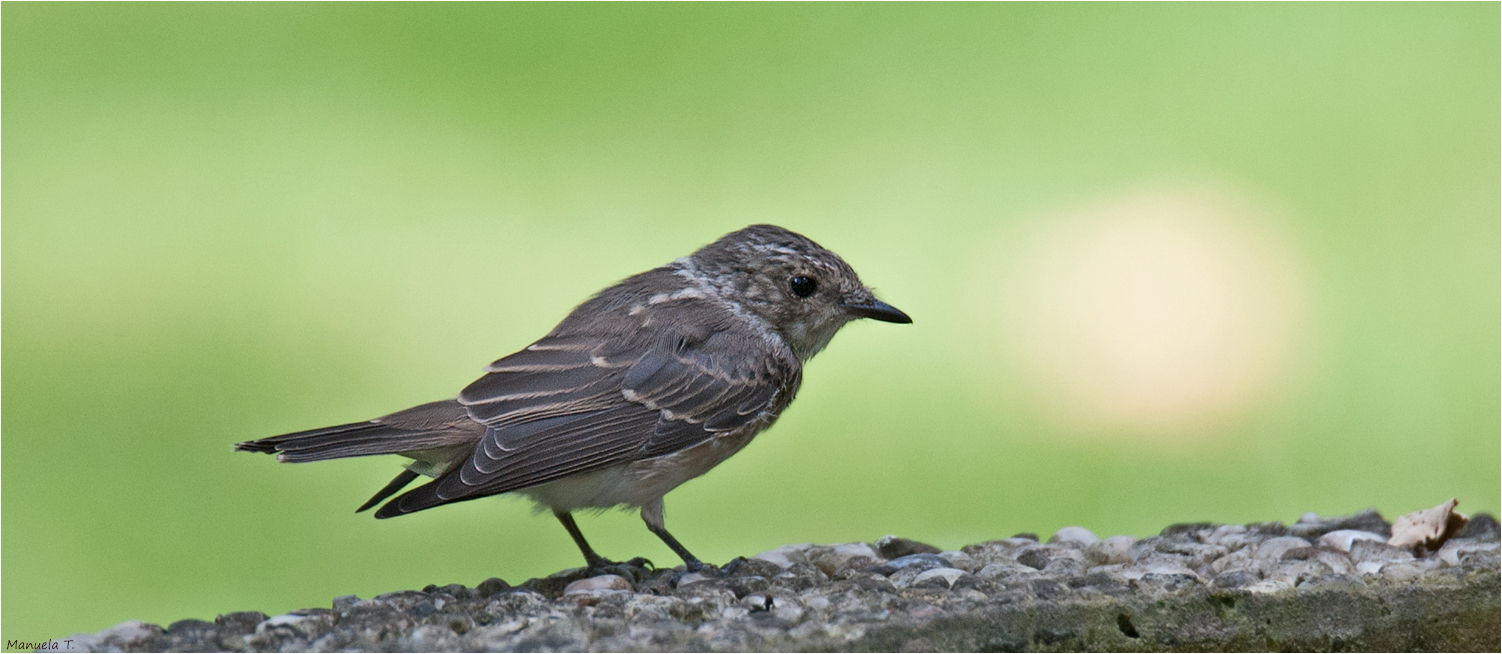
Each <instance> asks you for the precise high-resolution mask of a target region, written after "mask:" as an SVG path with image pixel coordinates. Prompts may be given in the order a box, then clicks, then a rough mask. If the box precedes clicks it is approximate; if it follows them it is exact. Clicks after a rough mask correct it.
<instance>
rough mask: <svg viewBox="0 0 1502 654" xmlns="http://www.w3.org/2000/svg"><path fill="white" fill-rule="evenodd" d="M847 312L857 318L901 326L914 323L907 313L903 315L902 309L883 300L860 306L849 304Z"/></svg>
mask: <svg viewBox="0 0 1502 654" xmlns="http://www.w3.org/2000/svg"><path fill="white" fill-rule="evenodd" d="M845 310H846V311H849V312H850V315H853V316H856V317H860V318H870V319H872V320H880V321H882V322H891V323H897V324H899V325H907V324H911V323H912V322H913V319H912V318H911V317H909V316H908V315H907V314H906V313H903V312H902V310H901V309H898V308H897V307H894V306H892V305H890V304H887V303H886V302H882V301H881V300H872V301H870V302H862V303H860V304H847V305H845Z"/></svg>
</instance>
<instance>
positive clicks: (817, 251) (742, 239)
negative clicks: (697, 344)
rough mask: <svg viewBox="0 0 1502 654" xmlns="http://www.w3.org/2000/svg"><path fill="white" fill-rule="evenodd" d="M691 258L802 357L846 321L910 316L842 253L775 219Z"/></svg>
mask: <svg viewBox="0 0 1502 654" xmlns="http://www.w3.org/2000/svg"><path fill="white" fill-rule="evenodd" d="M690 260H691V261H692V262H693V264H694V267H695V269H696V270H698V271H699V273H700V274H702V275H703V276H704V281H705V282H707V283H708V284H709V285H710V287H711V288H713V289H714V290H715V292H716V293H718V294H720V295H721V297H725V298H727V299H731V300H733V301H734V302H736V303H737V304H739V305H740V306H741V307H742V308H743V309H744V310H746V311H747V312H750V313H751V314H753V315H755V316H756V317H759V318H761V319H763V320H765V321H766V322H767V324H769V325H770V326H771V327H772V329H773V330H775V331H776V332H777V333H778V334H780V335H781V336H782V338H783V340H784V341H786V342H787V343H788V345H789V346H790V347H792V349H793V353H794V354H796V355H797V356H798V358H799V359H800V360H803V361H807V360H808V359H810V358H812V357H813V356H814V355H815V354H818V352H819V350H822V349H824V346H825V345H828V344H829V340H830V339H831V338H834V334H835V332H837V331H839V330H840V327H843V326H844V325H845V323H848V322H850V321H851V320H855V319H857V318H873V319H876V320H881V321H885V322H895V323H910V322H912V321H913V320H912V318H909V317H908V316H907V314H905V313H903V312H901V311H899V310H898V309H897V308H896V307H893V306H892V305H890V304H887V303H885V302H882V301H881V300H878V299H876V295H875V294H873V293H872V292H871V289H869V288H867V287H866V286H865V285H864V284H862V283H861V280H860V276H858V275H856V274H855V270H853V269H852V268H851V267H850V264H848V263H845V260H844V259H841V258H840V255H838V254H835V253H833V252H830V251H829V250H826V249H824V248H823V247H820V246H819V244H818V243H815V242H813V241H811V240H809V239H808V238H806V237H804V236H802V235H800V234H797V233H794V232H791V231H788V230H786V229H783V228H781V227H777V226H775V225H752V226H750V227H747V228H745V229H742V230H739V231H735V232H731V233H729V234H726V235H724V236H722V237H720V239H719V240H717V241H715V242H713V243H710V244H709V245H706V246H704V247H703V248H701V249H700V250H699V251H698V252H695V253H694V254H693V256H691V257H690Z"/></svg>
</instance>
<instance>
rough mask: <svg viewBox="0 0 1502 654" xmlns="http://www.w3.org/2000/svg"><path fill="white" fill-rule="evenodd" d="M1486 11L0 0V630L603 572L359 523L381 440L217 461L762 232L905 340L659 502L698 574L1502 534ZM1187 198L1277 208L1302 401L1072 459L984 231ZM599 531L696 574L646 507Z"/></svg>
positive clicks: (834, 373)
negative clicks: (1061, 535)
mask: <svg viewBox="0 0 1502 654" xmlns="http://www.w3.org/2000/svg"><path fill="white" fill-rule="evenodd" d="M1498 18H1499V16H1498V5H1497V4H1495V3H1478V4H1381V5H1353V4H1333V5H1285V4H1279V5H1245V4H1236V5H1221V4H1216V5H1178V4H1171V5H1170V4H1154V5H1127V6H1122V5H1102V4H1080V5H1062V6H1053V5H1046V6H1039V5H1026V4H1021V5H1019V4H1005V5H962V6H952V5H949V6H946V5H937V6H936V5H916V6H915V5H907V6H892V5H880V6H877V5H859V6H846V5H817V6H803V5H757V6H742V5H713V6H707V5H677V4H674V5H624V6H622V5H609V6H598V5H510V4H506V5H488V4H485V5H459V6H454V5H447V6H441V5H440V6H435V5H421V6H417V5H397V4H387V5H378V6H376V5H348V4H336V5H281V4H277V5H260V4H214V5H180V4H172V5H135V6H132V5H124V6H122V5H88V4H67V5H49V4H16V3H6V4H5V5H4V8H3V79H4V96H3V128H4V152H3V166H4V178H3V219H4V239H3V248H4V249H3V280H4V292H3V334H4V342H3V348H4V349H3V356H4V369H3V372H4V377H3V382H4V383H3V392H4V395H3V408H4V413H3V429H4V441H3V454H4V458H3V484H4V486H3V500H4V504H3V554H4V557H3V611H4V614H3V625H4V633H3V634H0V637H3V638H6V639H27V640H36V639H41V638H47V637H61V636H64V635H66V634H69V633H72V632H77V631H97V630H99V629H102V628H105V627H108V626H110V625H112V624H115V623H118V622H121V621H123V620H127V619H142V620H146V621H151V622H157V623H161V624H164V625H165V624H167V623H169V622H171V621H174V620H177V619H180V618H188V617H195V618H202V619H213V617H214V616H215V615H216V614H218V613H223V612H228V611H235V610H261V611H265V612H267V613H270V614H276V613H279V612H284V611H287V610H290V609H294V608H299V607H308V606H326V605H328V602H329V600H330V598H332V597H334V596H337V595H344V594H350V593H354V594H358V595H360V596H362V597H369V596H371V595H374V594H378V593H382V592H387V591H392V590H399V589H405V588H414V587H417V588H420V587H422V586H423V585H426V584H429V583H439V584H444V583H453V582H458V583H464V584H467V585H474V584H476V583H478V582H480V581H481V580H483V579H485V578H487V577H490V576H500V577H503V578H505V579H507V580H509V581H512V582H513V583H515V582H520V581H522V580H524V579H526V578H528V577H529V576H537V575H543V574H546V573H550V572H553V571H556V570H558V569H561V568H564V567H571V566H575V565H578V563H579V561H578V558H579V557H578V553H577V551H575V549H574V548H573V546H572V544H571V543H570V542H569V541H568V538H567V535H566V534H565V533H564V531H563V530H562V529H561V528H559V526H558V525H557V524H556V522H555V521H553V520H552V519H551V518H548V517H543V516H538V517H533V516H531V515H529V508H528V507H527V505H526V504H525V503H524V502H521V501H518V500H513V499H506V498H501V499H486V500H481V501H476V502H468V503H463V504H460V505H456V506H453V507H447V508H444V509H441V510H437V511H429V512H423V513H420V514H417V515H413V516H409V517H405V518H402V519H398V520H390V521H376V520H373V519H371V518H370V517H369V515H365V514H362V515H355V514H354V513H353V512H352V511H353V509H354V507H355V506H357V505H358V504H359V503H360V502H362V501H364V500H365V499H366V498H367V497H368V496H369V494H370V493H372V492H374V491H375V490H376V489H377V488H379V487H380V486H381V485H382V484H384V483H385V482H386V481H387V479H388V478H389V477H390V476H391V475H392V474H394V473H395V472H396V470H397V468H396V461H395V460H394V459H378V460H350V461H339V462H331V463H320V464H314V465H305V466H291V465H278V464H276V463H274V462H273V461H272V460H271V459H269V458H267V457H264V456H252V455H249V454H234V453H231V451H230V444H231V443H233V442H235V441H239V440H245V439H251V438H257V437H262V436H267V435H272V434H277V433H281V432H286V431H292V430H297V429H305V428H311V427H316V426H322V425H327V424H335V423H341V422H348V421H354V420H363V419H367V418H371V417H374V416H377V415H381V414H384V413H387V412H390V411H393V410H397V409H401V408H405V407H407V406H411V405H414V404H418V403H421V402H425V401H429V400H434V399H440V398H444V397H451V396H453V395H454V394H455V393H456V392H457V391H458V390H459V389H460V388H462V387H463V386H464V385H465V384H467V383H468V382H469V381H471V380H472V379H473V378H475V377H476V376H477V375H478V373H479V370H480V368H481V366H483V365H484V364H486V363H488V362H489V361H490V360H492V359H494V358H497V357H499V356H502V355H504V354H507V353H509V352H511V351H513V350H515V349H518V348H520V347H522V346H524V345H526V344H527V343H529V342H531V340H533V339H535V338H536V337H538V336H540V335H541V334H543V333H545V332H546V331H547V330H548V329H549V328H551V326H552V325H553V324H554V323H556V322H557V320H559V319H560V318H561V317H562V316H563V315H564V314H565V313H566V312H567V311H568V310H569V309H570V308H571V307H572V306H574V305H575V304H577V303H578V302H579V301H581V300H583V299H584V298H585V297H587V296H588V295H589V294H590V293H592V292H594V291H596V290H598V289H599V288H601V287H603V286H605V285H606V284H608V283H610V282H612V281H614V280H617V279H620V278H622V277H625V276H627V275H629V274H632V273H635V272H638V271H640V270H644V269H646V268H650V267H652V266H656V265H660V264H662V263H665V262H667V261H669V260H671V259H673V258H676V257H679V256H682V255H685V254H687V253H689V252H691V251H693V249H695V248H697V247H698V246H700V245H703V244H704V243H707V242H709V241H710V240H713V239H714V238H716V237H718V236H719V235H720V234H723V233H725V232H728V231H731V230H733V229H737V228H739V227H742V226H744V225H746V224H749V223H754V222H775V223H778V224H782V225H785V226H787V227H790V228H793V229H795V230H798V231H800V232H803V233H805V234H807V235H809V236H811V237H812V238H814V239H816V240H818V241H820V242H821V243H823V244H824V245H826V246H828V247H830V248H831V249H834V250H836V251H838V252H839V253H841V254H842V255H843V256H845V258H846V259H847V260H849V261H850V262H851V263H852V265H854V266H855V268H856V269H857V270H859V271H860V272H861V274H862V276H863V277H864V279H865V280H866V281H867V282H868V283H870V284H873V285H874V286H876V287H877V288H878V290H879V292H880V293H881V294H882V296H883V297H884V298H885V299H887V300H889V301H890V302H892V303H893V304H894V305H896V306H898V307H901V308H902V309H904V310H905V311H907V312H908V313H910V314H911V315H913V316H914V318H915V320H916V322H915V323H914V324H913V325H911V326H893V325H885V324H877V323H872V324H857V325H854V326H852V327H850V328H848V329H847V330H846V331H845V332H844V333H842V334H841V335H840V336H839V337H838V338H836V339H835V342H834V344H833V345H832V346H831V347H830V348H829V350H828V351H827V352H826V353H825V354H822V355H820V357H819V359H817V360H816V361H814V362H813V363H812V364H811V365H810V367H809V369H808V370H807V372H806V375H805V383H804V387H803V391H802V393H801V394H800V397H799V399H798V401H797V403H795V404H794V405H793V407H792V409H791V410H790V411H788V412H787V414H786V416H785V417H784V418H783V420H782V421H781V422H780V423H779V424H778V425H777V426H776V427H775V428H774V429H772V430H771V431H770V432H768V433H767V434H765V435H763V436H762V437H760V438H759V439H758V440H757V442H756V443H755V444H754V445H753V446H751V447H749V448H748V449H747V450H746V451H745V452H743V453H742V454H740V455H738V456H737V457H736V458H734V459H732V460H731V461H730V462H728V463H727V464H725V465H723V466H721V467H720V468H718V469H716V470H715V471H714V472H712V473H711V474H709V475H707V476H705V477H703V478H701V479H699V480H696V481H693V482H690V483H689V484H687V485H686V486H684V487H683V488H682V489H680V490H678V491H675V492H674V493H672V494H670V495H669V496H668V499H667V505H668V524H669V526H670V528H671V529H673V530H674V533H675V534H676V535H677V536H678V537H679V539H680V540H682V541H684V543H685V544H687V545H688V546H689V547H690V549H692V550H693V551H694V552H695V553H696V554H698V555H699V556H700V557H702V558H704V559H706V560H708V561H712V562H723V561H725V560H728V559H730V558H732V557H734V556H737V555H750V554H753V553H755V552H758V551H762V550H765V549H769V548H772V547H775V546H778V545H782V544H785V543H790V542H806V541H813V542H848V541H855V540H870V539H874V538H877V537H879V536H882V535H884V534H887V533H894V532H895V533H898V534H901V535H905V536H908V537H912V538H918V539H921V540H925V541H929V542H933V543H935V544H938V545H941V546H944V547H956V546H960V545H963V544H966V543H970V542H976V541H979V540H984V539H988V538H996V537H1004V536H1007V535H1010V534H1013V533H1015V532H1019V531H1034V532H1038V533H1041V534H1044V535H1045V536H1046V535H1047V534H1049V533H1052V531H1053V530H1055V529H1057V528H1059V527H1062V526H1066V525H1073V524H1077V525H1083V526H1086V527H1089V528H1091V529H1093V530H1094V531H1096V532H1097V533H1100V534H1102V535H1108V534H1114V533H1132V534H1137V535H1146V534H1151V533H1156V532H1157V531H1158V530H1159V529H1160V528H1162V527H1163V526H1164V525H1166V524H1167V523H1169V522H1174V521H1182V520H1214V521H1223V522H1237V521H1260V520H1284V521H1289V522H1291V521H1293V520H1295V519H1297V517H1298V516H1299V514H1301V513H1302V512H1304V511H1311V510H1312V511H1318V512H1321V513H1345V512H1352V511H1356V510H1360V509H1362V508H1365V507H1367V506H1376V507H1377V508H1378V509H1380V510H1381V511H1383V512H1384V514H1386V515H1387V516H1388V517H1389V518H1392V517H1395V516H1396V515H1398V514H1400V513H1403V512H1406V511H1411V510H1414V509H1418V508H1423V507H1427V506H1432V505H1434V504H1438V503H1439V502H1441V501H1443V500H1445V499H1447V498H1449V497H1451V496H1456V497H1459V498H1460V500H1461V502H1462V506H1461V508H1462V510H1470V511H1489V512H1494V513H1495V512H1496V511H1497V509H1498V504H1499V463H1498V461H1499V393H1502V389H1499V381H1498V380H1499V345H1498V344H1499V318H1498V316H1499V295H1502V289H1499V281H1498V279H1499V255H1498V243H1499V238H1502V236H1499V219H1498V215H1499V191H1498V189H1499V183H1502V173H1499V146H1498V143H1499V131H1498V117H1499V107H1498V97H1499V83H1498V79H1499V70H1498V51H1499V44H1498V28H1497V25H1498ZM1198 179H1210V180H1219V181H1217V183H1227V184H1231V185H1233V186H1236V187H1237V188H1246V189H1253V191H1249V193H1252V194H1254V195H1256V196H1257V197H1261V198H1266V199H1267V201H1268V202H1269V203H1271V204H1275V205H1277V206H1278V207H1280V209H1279V210H1280V212H1281V214H1280V215H1282V216H1283V217H1284V218H1283V223H1281V224H1283V225H1284V227H1282V228H1280V229H1282V230H1283V231H1282V232H1281V233H1284V234H1285V235H1286V238H1287V240H1288V241H1289V243H1290V244H1291V248H1292V251H1294V252H1296V253H1297V255H1298V257H1300V261H1301V264H1300V265H1301V266H1303V268H1302V269H1303V270H1304V271H1305V272H1304V273H1303V274H1304V275H1305V277H1304V279H1305V280H1306V282H1307V284H1308V286H1309V288H1310V289H1311V291H1310V293H1311V295H1310V297H1311V298H1312V299H1311V300H1310V305H1311V307H1312V309H1311V310H1310V312H1309V316H1311V317H1310V318H1308V319H1307V320H1306V321H1305V322H1304V323H1301V324H1302V325H1303V327H1302V328H1301V329H1302V331H1303V332H1305V334H1304V336H1305V337H1306V338H1304V340H1303V341H1301V342H1302V343H1303V344H1302V345H1301V346H1300V347H1301V348H1302V349H1300V350H1299V352H1300V354H1299V357H1300V360H1301V361H1300V363H1299V364H1298V365H1299V368H1298V369H1299V370H1300V371H1301V372H1299V376H1300V377H1299V379H1300V380H1301V381H1299V382H1298V386H1297V392H1292V393H1289V394H1286V396H1284V397H1282V398H1281V399H1278V400H1276V401H1270V402H1269V403H1264V404H1261V405H1258V407H1256V408H1255V409H1252V410H1248V411H1247V412H1244V413H1243V414H1241V415H1239V417H1237V418H1236V419H1235V420H1231V421H1229V422H1224V423H1221V424H1218V425H1216V426H1214V427H1213V428H1209V427H1207V428H1204V429H1202V430H1201V431H1204V432H1206V433H1202V434H1197V435H1196V436H1195V437H1194V438H1193V439H1191V440H1190V441H1184V440H1172V439H1169V440H1164V439H1154V438H1136V437H1132V436H1131V435H1130V434H1128V435H1126V436H1121V435H1119V434H1118V435H1115V436H1113V435H1110V434H1107V435H1104V436H1101V435H1094V436H1090V435H1087V436H1085V437H1077V436H1079V435H1078V434H1070V433H1066V432H1068V431H1069V429H1067V428H1064V427H1060V426H1058V425H1057V424H1055V423H1052V422H1049V421H1048V420H1046V419H1044V418H1043V417H1041V414H1040V413H1039V412H1038V411H1036V410H1035V409H1034V408H1032V405H1031V404H1028V403H1027V402H1024V401H1020V400H1019V401H1010V400H1007V399H1006V398H1007V397H1010V395H1009V394H1008V393H1000V394H987V392H986V389H987V388H991V387H994V386H995V385H996V384H1000V383H1001V382H997V381H996V379H997V377H995V376H994V375H993V374H992V373H991V372H987V371H986V370H983V369H981V368H984V366H980V365H978V364H976V363H975V362H976V360H977V358H976V357H977V355H976V354H975V353H976V352H977V351H978V350H979V349H983V347H982V345H983V344H982V343H981V342H980V341H984V340H985V336H984V335H985V334H986V330H987V329H989V325H988V324H987V323H986V322H985V321H984V320H981V319H978V318H977V317H976V316H977V315H980V314H977V313H976V312H975V311H973V310H972V309H973V306H974V305H976V304H977V303H984V302H985V300H984V298H979V297H977V293H976V291H975V288H976V285H975V284H973V283H971V280H970V279H969V277H970V276H971V275H973V271H974V270H975V262H976V261H977V258H978V257H979V258H982V259H983V258H984V257H985V254H984V252H983V251H982V250H983V248H984V247H988V246H987V245H986V244H988V243H993V242H994V241H995V239H996V238H998V237H997V236H996V235H997V234H1004V233H1005V232H1004V231H998V230H1004V229H1005V228H1007V227H1008V226H1015V225H1018V224H1022V222H1025V220H1026V219H1027V217H1028V216H1034V215H1038V214H1039V213H1040V212H1042V213H1047V212H1048V211H1051V210H1054V209H1057V208H1058V207H1067V206H1073V205H1074V204H1075V203H1078V202H1085V201H1090V199H1092V198H1100V197H1107V196H1110V195H1111V194H1113V193H1117V192H1118V191H1120V190H1121V189H1129V188H1134V187H1136V185H1141V184H1150V183H1157V182H1162V181H1164V180H1167V181H1168V182H1172V183H1178V182H1180V181H1182V180H1190V181H1191V182H1192V181H1193V180H1198ZM985 315H990V314H985ZM978 320H979V321H980V323H979V324H977V321H978ZM987 365H989V364H987ZM1014 382H1015V383H1017V384H1020V385H1021V386H1023V387H1026V386H1028V385H1029V384H1028V380H1026V379H1022V380H1020V382H1016V381H1015V380H1014ZM1014 382H1008V383H1014ZM1006 388H1011V387H1006ZM977 389H980V390H979V391H978V390H977ZM998 398H999V399H998ZM581 523H582V527H583V529H584V531H585V532H586V534H588V535H589V536H590V538H591V540H592V541H593V542H594V544H595V546H596V548H597V549H599V550H600V551H601V552H602V553H604V554H605V555H607V556H613V557H618V558H624V557H629V556H634V555H645V556H648V557H649V558H652V559H654V560H656V561H658V562H659V563H676V560H675V557H674V556H673V555H672V553H671V552H669V551H668V550H667V548H666V547H664V546H663V545H661V544H660V543H659V542H658V541H657V540H656V539H655V538H654V537H653V536H652V535H651V534H650V533H648V532H647V531H646V530H645V529H644V528H642V527H641V524H640V521H639V519H638V518H636V517H635V516H634V515H630V514H623V513H609V514H605V515H602V516H599V517H584V518H582V519H581Z"/></svg>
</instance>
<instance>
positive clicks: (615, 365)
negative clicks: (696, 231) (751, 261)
mask: <svg viewBox="0 0 1502 654" xmlns="http://www.w3.org/2000/svg"><path fill="white" fill-rule="evenodd" d="M793 361H795V360H793V359H791V355H784V353H783V352H780V351H778V350H777V349H776V348H775V347H774V346H773V345H772V344H771V343H769V342H768V341H766V340H764V339H763V338H761V337H760V336H759V335H757V334H754V333H751V332H749V330H747V329H745V328H737V327H736V326H734V325H718V326H716V327H713V328H702V329H698V330H692V329H688V330H680V331H679V333H674V334H666V335H664V334H660V333H659V334H657V335H650V334H646V333H644V332H643V331H636V332H632V333H630V334H626V335H621V336H616V337H611V338H601V337H587V336H550V337H548V338H545V339H543V340H541V341H538V342H537V343H535V344H533V345H532V346H530V347H528V348H527V349H525V350H522V351H521V352H517V353H516V354H513V355H511V356H509V357H506V358H504V359H501V360H499V361H496V362H495V363H493V364H491V365H490V368H489V373H488V374H487V375H485V376H484V377H482V378H480V379H479V380H477V381H476V382H474V383H473V384H470V385H469V387H468V388H465V389H464V392H463V393H461V394H460V395H459V401H460V402H461V403H463V404H464V405H466V407H468V409H469V412H470V415H471V416H472V417H473V418H474V419H475V420H477V421H479V422H481V423H484V424H485V425H486V426H487V430H486V433H485V436H484V438H482V439H480V442H479V444H478V445H477V446H476V447H475V450H474V453H473V454H472V455H471V456H470V458H469V460H468V461H466V462H465V463H463V464H461V465H459V466H457V467H456V468H455V469H454V470H451V471H449V472H448V473H447V474H445V475H443V476H442V477H440V478H439V479H438V480H436V481H434V482H432V483H430V484H427V485H425V486H422V487H420V488H417V489H414V490H412V491H410V492H408V493H406V494H404V495H402V496H401V497H398V498H397V499H396V500H394V501H392V502H391V503H389V504H387V505H386V506H384V507H382V508H381V510H380V511H379V512H377V514H376V517H390V516H394V515H401V514H404V513H411V512H413V511H418V510H422V509H426V508H429V507H433V506H437V505H440V504H447V503H450V502H457V501H461V500H467V499H473V498H476V497H483V496H486V495H494V494H497V493H504V492H507V491H511V490H516V489H520V488H527V487H529V486H536V485H538V484H543V483H547V482H549V481H553V480H556V479H562V478H564V477H569V476H573V475H577V474H581V473H585V472H590V471H593V470H598V469H601V468H606V467H609V466H612V465H618V464H621V463H625V462H628V461H634V460H639V459H645V458H651V457H655V456H661V455H664V454H668V453H671V452H675V451H677V450H680V449H683V448H686V447H689V446H692V445H694V444H695V443H698V442H700V441H702V440H704V439H705V438H708V437H709V436H711V435H713V434H714V433H716V432H720V431H728V430H732V429H735V428H737V427H740V426H743V425H745V424H747V423H749V422H751V421H752V420H755V419H757V418H759V417H761V415H762V413H763V412H764V411H766V410H767V409H769V408H773V407H774V405H777V404H784V405H785V403H781V402H779V397H778V394H779V392H782V390H783V389H784V388H785V387H786V388H789V389H792V388H796V383H797V375H798V374H799V370H798V367H797V366H796V364H795V363H793ZM789 381H791V383H792V385H791V386H787V383H788V382H789Z"/></svg>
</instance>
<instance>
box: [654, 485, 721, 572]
mask: <svg viewBox="0 0 1502 654" xmlns="http://www.w3.org/2000/svg"><path fill="white" fill-rule="evenodd" d="M641 519H642V521H643V522H645V523H647V529H649V530H651V531H652V533H654V534H657V537H658V538H661V539H662V542H664V543H667V545H668V547H669V548H672V550H673V551H674V552H676V553H677V554H678V556H680V557H682V558H683V564H684V566H685V567H687V568H688V571H689V572H700V571H702V570H704V569H705V568H710V567H712V566H709V565H707V564H705V563H704V562H703V561H700V560H699V557H697V556H694V555H693V554H691V553H689V551H688V548H686V547H684V546H683V543H680V542H678V539H677V538H673V535H672V534H670V533H668V530H667V528H666V527H664V526H663V523H662V498H660V497H659V498H657V500H655V501H653V502H651V503H649V504H645V505H643V506H642V507H641Z"/></svg>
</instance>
